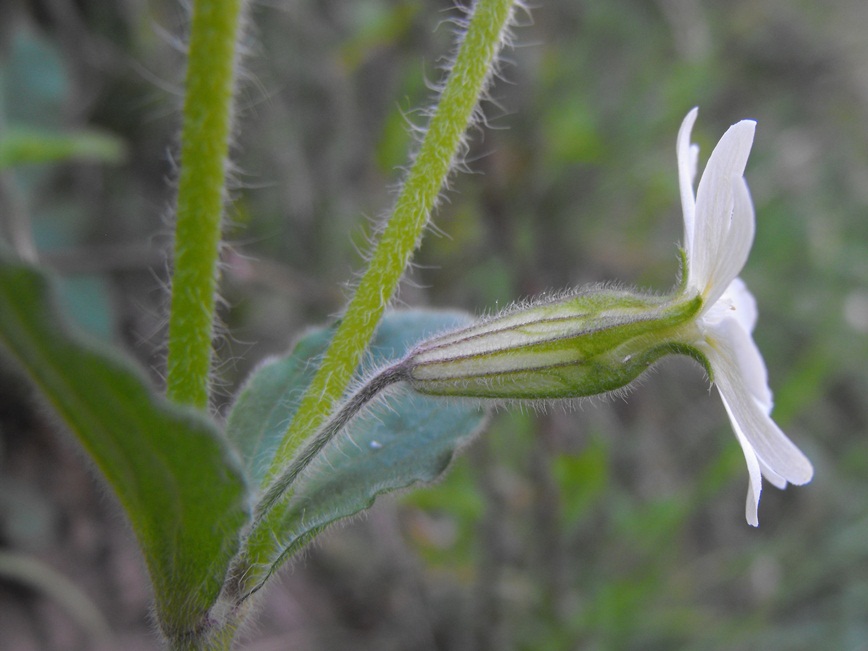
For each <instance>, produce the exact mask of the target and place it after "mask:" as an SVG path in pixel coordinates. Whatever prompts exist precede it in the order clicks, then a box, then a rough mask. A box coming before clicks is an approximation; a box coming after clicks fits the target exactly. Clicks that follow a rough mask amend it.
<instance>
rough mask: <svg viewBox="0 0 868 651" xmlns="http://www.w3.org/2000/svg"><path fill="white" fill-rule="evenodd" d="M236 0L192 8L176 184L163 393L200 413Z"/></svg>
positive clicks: (209, 0)
mask: <svg viewBox="0 0 868 651" xmlns="http://www.w3.org/2000/svg"><path fill="white" fill-rule="evenodd" d="M242 5H243V1H242V0H195V2H194V4H193V17H192V24H191V28H190V44H189V61H188V64H187V78H186V89H187V95H186V97H185V99H184V110H183V126H182V130H181V164H182V167H181V175H180V178H179V180H178V198H177V204H178V205H177V217H176V219H177V223H176V226H175V255H174V265H175V270H174V275H173V278H172V305H171V313H170V317H169V344H168V348H169V354H168V367H167V377H166V385H167V386H166V392H167V394H168V396H169V397H170V398H171V399H173V400H175V401H176V402H180V403H185V404H190V405H194V406H196V407H199V408H205V407H207V406H208V398H209V381H210V372H211V357H212V346H211V342H212V338H213V330H214V309H215V294H216V291H217V276H218V268H217V265H218V256H219V251H220V238H221V232H220V229H221V221H222V213H223V204H224V201H225V181H226V167H227V160H228V153H229V137H230V132H231V123H232V104H233V102H232V98H233V91H234V86H235V76H236V75H235V68H236V63H237V62H236V58H237V40H238V35H239V33H240V31H241V28H240V25H241V9H242Z"/></svg>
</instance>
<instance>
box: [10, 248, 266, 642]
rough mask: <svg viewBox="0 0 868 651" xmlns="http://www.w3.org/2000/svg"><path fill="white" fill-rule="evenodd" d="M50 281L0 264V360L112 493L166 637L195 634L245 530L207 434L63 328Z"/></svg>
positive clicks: (123, 363) (234, 473)
mask: <svg viewBox="0 0 868 651" xmlns="http://www.w3.org/2000/svg"><path fill="white" fill-rule="evenodd" d="M62 321H63V320H62V318H61V315H60V314H58V312H57V310H56V308H55V306H54V303H53V299H52V296H51V291H50V287H49V284H48V280H47V279H46V278H45V277H44V276H43V275H42V274H41V273H39V272H38V271H37V270H35V269H33V268H31V267H27V266H24V265H22V264H18V263H13V262H9V261H5V260H3V259H2V258H0V349H3V350H4V352H5V353H6V355H7V356H9V357H11V358H12V359H14V360H15V361H17V362H18V364H19V365H20V367H21V368H22V369H23V370H24V371H25V373H26V374H27V376H28V377H29V378H30V380H31V381H32V382H33V383H34V384H35V385H36V386H37V387H38V389H39V391H40V392H41V394H42V395H43V396H44V398H45V399H46V400H47V401H48V403H49V404H50V405H51V406H52V407H53V408H54V410H55V411H56V412H57V413H58V414H59V415H60V417H61V418H62V419H63V421H64V422H65V423H66V424H67V425H68V427H69V428H70V429H71V430H72V431H73V433H74V434H75V435H76V436H77V437H78V439H79V441H80V442H81V444H82V445H83V446H84V448H85V449H86V450H87V452H88V453H89V454H90V456H91V457H92V458H93V460H94V461H95V463H96V465H97V466H98V467H99V469H100V470H101V471H102V473H103V475H104V476H105V477H106V479H107V480H108V482H109V484H111V486H112V488H113V489H114V491H115V492H116V494H117V496H118V499H119V500H120V502H121V504H122V505H123V507H124V509H125V510H126V512H127V514H128V516H129V519H130V522H131V523H132V527H133V530H134V531H135V534H136V536H137V537H138V540H139V543H140V545H141V547H142V551H143V554H144V556H145V560H146V562H147V565H148V569H149V571H150V574H151V578H152V581H153V584H154V593H155V598H156V607H157V615H158V618H159V621H160V624H161V626H162V627H163V629H164V632H165V633H166V634H167V635H183V634H184V633H185V632H189V631H193V630H195V629H196V628H197V627H199V626H200V625H201V624H202V621H203V617H205V615H206V613H207V610H208V608H209V607H210V606H211V605H212V604H213V602H214V601H215V600H216V598H217V595H218V593H219V591H220V588H221V585H222V583H223V580H224V575H225V573H226V569H227V567H228V564H229V560H230V558H231V557H232V555H233V554H234V553H235V552H236V550H237V549H238V545H239V532H240V530H241V528H242V527H243V526H244V524H245V523H246V522H247V519H248V517H249V516H248V513H247V504H246V499H245V493H246V491H245V486H244V482H243V478H242V475H241V472H240V470H239V469H238V467H237V462H236V461H234V460H233V457H232V455H231V453H230V451H229V450H228V446H227V445H226V443H225V441H224V440H223V439H222V434H221V432H220V431H219V429H218V428H217V426H216V425H215V424H214V423H213V422H212V421H210V420H209V419H207V418H206V417H204V416H203V415H202V414H201V413H199V412H195V411H193V410H190V409H186V408H180V407H177V406H175V405H173V404H171V403H169V402H168V401H167V400H165V399H164V398H162V397H161V396H159V395H157V394H156V393H155V392H154V391H153V390H152V389H151V387H150V386H149V385H148V382H147V380H146V378H145V377H144V375H143V373H142V372H141V371H140V369H138V368H137V367H136V366H135V365H134V364H132V363H131V362H130V361H129V360H128V359H126V358H124V357H122V356H120V355H119V354H117V353H116V352H111V351H108V350H106V349H104V348H101V347H98V346H97V345H96V344H95V343H93V342H91V341H89V340H85V339H84V338H83V337H82V336H80V335H78V334H77V333H74V332H72V331H70V330H69V329H68V328H66V327H64V326H63V325H62Z"/></svg>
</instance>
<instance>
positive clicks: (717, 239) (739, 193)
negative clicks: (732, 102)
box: [688, 120, 756, 303]
mask: <svg viewBox="0 0 868 651" xmlns="http://www.w3.org/2000/svg"><path fill="white" fill-rule="evenodd" d="M755 127H756V123H755V122H754V121H753V120H742V121H741V122H739V123H737V124H734V125H733V126H731V127H730V128H729V129H728V130H727V132H726V133H725V134H723V137H722V138H721V139H720V142H718V143H717V146H716V147H715V148H714V151H713V152H711V156H710V158H709V159H708V165H707V166H706V168H705V171H704V172H703V174H702V179H701V180H700V181H699V188H698V189H697V192H696V214H695V226H694V234H693V247H692V249H691V253H692V257H691V258H690V259H689V260H688V262H689V264H690V265H691V279H690V282H691V286H692V287H694V288H696V289H698V290H699V291H700V292H701V293H702V294H703V295H705V296H707V295H708V294H709V293H710V292H711V293H714V294H716V296H715V298H716V297H717V296H720V294H721V293H723V291H724V290H725V289H726V287H727V286H728V285H729V283H730V282H731V281H732V280H733V278H735V277H736V276H737V275H738V273H739V272H740V271H741V267H742V266H743V265H744V262H745V260H746V259H747V252H748V251H749V250H750V244H751V242H752V240H753V228H754V226H753V222H754V213H753V204H752V202H751V200H750V193H749V192H748V190H747V185H746V184H745V183H744V181H743V180H742V177H743V175H744V168H745V166H746V165H747V158H748V156H749V154H750V148H751V145H752V144H753V136H754V131H755ZM710 302H711V303H713V302H714V300H711V301H710Z"/></svg>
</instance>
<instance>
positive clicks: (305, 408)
mask: <svg viewBox="0 0 868 651" xmlns="http://www.w3.org/2000/svg"><path fill="white" fill-rule="evenodd" d="M513 2H514V0H478V1H477V3H476V6H475V8H474V12H473V15H472V17H471V18H470V21H469V23H468V25H467V31H466V33H465V34H464V38H463V40H462V42H461V46H460V48H459V51H458V54H457V56H456V58H455V63H454V65H453V66H452V71H451V73H450V76H449V79H448V81H447V83H446V86H445V87H444V89H443V92H442V94H441V97H440V102H439V104H438V106H437V109H436V111H435V113H434V115H433V116H432V118H431V121H430V124H429V126H428V130H427V132H426V133H425V136H424V138H423V140H422V143H421V145H420V147H419V151H418V153H417V155H416V159H415V161H414V163H413V166H412V167H411V168H410V172H409V174H408V175H407V179H406V181H405V183H404V186H403V188H402V189H401V192H400V194H399V195H398V199H397V201H396V203H395V208H394V212H393V213H392V216H391V218H390V219H389V221H388V224H387V225H386V228H385V230H384V231H383V233H382V235H381V237H380V240H379V242H378V244H377V247H376V250H375V251H374V254H373V256H372V258H371V262H370V264H369V266H368V269H367V271H366V272H365V274H364V275H363V276H362V279H361V281H360V282H359V285H358V287H357V289H356V292H355V294H354V295H353V298H352V300H351V301H350V304H349V306H348V307H347V310H346V313H345V314H344V317H343V318H342V319H341V322H340V323H339V325H338V328H337V331H336V332H335V335H334V338H333V339H332V342H331V345H330V346H329V349H328V351H327V352H326V354H325V356H324V358H323V361H322V364H321V365H320V367H319V369H318V371H317V373H316V375H315V377H314V379H313V381H312V382H311V384H310V386H309V387H308V390H307V392H306V393H305V395H304V397H303V398H302V401H301V404H300V406H299V409H298V411H297V412H296V416H295V418H294V419H293V421H292V423H291V424H290V426H289V429H288V430H287V432H286V434H285V435H284V438H283V440H282V441H281V445H280V447H279V449H278V451H277V453H276V454H275V456H274V459H273V460H272V464H271V468H270V469H269V472H268V474H267V475H266V478H265V482H270V481H271V480H272V479H273V478H274V477H275V476H276V475H277V474H278V473H279V472H280V470H281V469H282V468H285V467H286V465H287V464H288V463H289V461H290V459H291V458H292V457H293V455H294V453H295V451H296V450H297V449H298V448H299V447H300V446H301V444H302V443H303V442H304V441H305V439H306V438H308V437H309V436H311V435H312V434H313V433H314V432H316V431H317V430H318V429H319V428H320V426H321V425H322V424H323V422H325V420H326V419H327V418H328V416H329V414H330V413H331V411H332V409H333V406H334V405H335V403H336V402H337V401H338V400H340V398H341V396H342V395H343V394H344V392H345V391H346V388H347V386H348V385H349V383H350V381H351V379H352V376H353V373H354V372H355V369H356V367H357V366H358V364H359V361H360V360H361V358H362V355H363V354H364V351H365V349H366V347H367V345H368V343H369V342H370V340H371V338H372V337H373V335H374V331H375V329H376V327H377V324H378V323H379V322H380V318H381V317H382V314H383V311H384V310H385V308H386V306H387V305H388V303H389V302H390V301H391V299H392V297H393V296H394V293H395V290H396V289H397V286H398V281H399V280H400V278H401V275H402V274H403V272H404V269H405V268H406V267H407V265H408V263H409V262H410V258H411V257H412V255H413V252H414V251H415V250H416V248H417V247H418V245H419V242H420V241H421V238H422V234H423V232H424V230H425V226H426V225H427V224H428V220H429V218H430V215H431V211H432V209H433V208H434V205H435V203H436V201H437V197H438V195H439V194H440V191H441V189H442V187H443V185H444V183H445V182H446V179H447V176H448V174H449V171H450V169H451V167H452V164H453V161H454V159H455V157H456V153H457V152H458V150H459V147H460V145H461V142H462V138H463V137H464V132H465V131H466V129H467V127H468V125H469V124H470V123H471V121H472V119H473V114H474V110H475V109H476V105H477V102H478V101H479V97H480V96H481V95H482V94H483V93H484V91H485V88H486V85H487V83H488V80H489V78H490V76H491V70H492V68H493V65H494V61H495V57H496V55H497V52H498V50H499V48H500V46H501V45H502V42H503V37H504V34H505V31H506V29H507V27H508V24H509V21H510V17H511V13H512V6H513Z"/></svg>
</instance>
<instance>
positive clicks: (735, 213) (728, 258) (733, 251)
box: [706, 178, 756, 303]
mask: <svg viewBox="0 0 868 651" xmlns="http://www.w3.org/2000/svg"><path fill="white" fill-rule="evenodd" d="M732 198H733V202H732V212H731V217H730V221H729V230H728V231H726V234H725V238H726V239H725V240H724V241H723V242H721V245H720V247H719V249H718V253H717V257H716V258H715V259H713V260H710V261H709V262H710V263H711V265H712V266H711V269H710V277H711V285H710V287H709V288H708V291H707V293H706V301H708V302H709V303H713V302H715V301H717V299H718V298H720V296H721V295H722V294H723V293H724V291H725V290H726V289H727V288H728V287H729V285H730V283H731V282H732V280H733V279H734V278H736V277H737V276H738V274H739V273H741V270H742V269H743V268H744V264H745V262H747V257H748V255H749V254H750V248H751V246H752V245H753V236H754V231H755V229H756V218H755V217H754V210H753V202H752V201H751V198H750V193H749V192H748V189H747V183H745V180H744V179H743V178H738V179H735V180H734V181H733V187H732Z"/></svg>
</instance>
